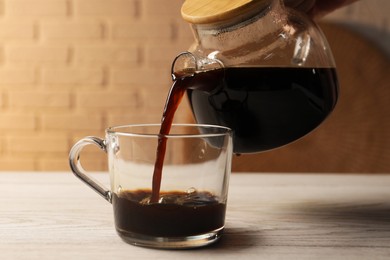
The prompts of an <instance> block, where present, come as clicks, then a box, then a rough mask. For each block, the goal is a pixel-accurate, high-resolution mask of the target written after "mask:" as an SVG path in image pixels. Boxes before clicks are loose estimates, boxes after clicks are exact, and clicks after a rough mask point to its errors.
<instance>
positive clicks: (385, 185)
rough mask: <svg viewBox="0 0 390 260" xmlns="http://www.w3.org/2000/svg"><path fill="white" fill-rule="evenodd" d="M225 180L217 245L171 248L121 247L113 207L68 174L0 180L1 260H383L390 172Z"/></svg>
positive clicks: (388, 245) (388, 242) (389, 231)
mask: <svg viewBox="0 0 390 260" xmlns="http://www.w3.org/2000/svg"><path fill="white" fill-rule="evenodd" d="M95 177H97V178H98V179H99V180H101V181H102V182H107V176H106V175H105V174H97V175H95ZM230 183H231V186H230V192H229V200H228V211H227V220H226V230H225V233H224V235H223V237H222V240H221V241H220V242H219V243H217V244H215V245H213V246H210V247H207V248H203V249H199V250H179V251H168V250H152V249H146V248H140V247H135V246H131V245H128V244H126V243H124V242H122V241H121V239H120V238H119V237H118V236H117V235H116V233H115V231H114V223H113V215H112V208H111V205H110V204H109V203H107V202H106V201H105V200H103V199H102V198H101V197H100V196H99V195H97V194H96V193H95V192H93V191H92V190H90V189H89V188H88V187H86V186H85V185H84V184H83V183H81V182H80V181H79V180H78V179H76V178H75V177H74V176H73V175H72V174H71V173H51V174H41V173H2V174H0V189H1V191H2V194H3V195H2V197H1V198H0V203H1V205H2V206H1V207H0V252H1V253H0V258H1V259H2V260H8V259H12V260H15V259H29V260H34V259H237V258H239V259H389V257H390V189H389V187H390V175H304V174H233V175H232V178H231V182H230Z"/></svg>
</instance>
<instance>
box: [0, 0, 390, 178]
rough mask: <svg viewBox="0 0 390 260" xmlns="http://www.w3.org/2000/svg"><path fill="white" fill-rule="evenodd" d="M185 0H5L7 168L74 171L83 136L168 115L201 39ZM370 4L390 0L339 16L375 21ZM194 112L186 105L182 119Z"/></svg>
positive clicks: (1, 124) (1, 91) (2, 158)
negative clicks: (172, 91) (181, 68)
mask: <svg viewBox="0 0 390 260" xmlns="http://www.w3.org/2000/svg"><path fill="white" fill-rule="evenodd" d="M181 3H182V1H181V0H169V1H163V0H0V171H4V170H43V171H49V170H54V171H56V170H69V167H68V161H67V158H68V152H69V150H70V147H71V146H72V145H73V144H74V143H75V142H76V141H77V140H78V139H80V138H81V137H84V136H86V135H97V136H103V135H104V129H105V128H106V127H107V126H112V125H118V124H127V123H150V122H159V121H160V116H161V112H162V108H163V105H164V101H165V96H166V93H167V91H168V89H169V87H170V84H171V79H170V65H171V62H172V59H173V57H174V56H175V55H176V54H177V53H179V52H180V51H183V50H185V49H187V47H188V46H189V45H190V43H191V42H192V36H191V32H190V30H189V27H188V25H187V24H186V23H184V22H183V21H182V20H181V18H180V11H179V10H180V6H181ZM373 3H374V4H373ZM383 5H385V6H386V7H387V8H384V7H383ZM367 6H370V8H369V10H371V14H369V16H371V17H376V16H377V15H376V12H378V10H379V12H381V11H380V10H390V5H389V2H388V1H387V0H382V1H370V0H366V1H361V3H359V4H356V5H354V6H351V7H349V8H344V9H343V10H341V11H340V12H338V13H335V14H334V17H335V19H344V18H345V17H347V18H348V19H349V20H351V19H350V18H351V17H352V18H353V19H355V20H356V21H360V20H361V19H360V18H361V17H364V19H363V20H362V21H363V22H367V23H372V21H373V20H372V19H369V18H367V16H365V15H363V13H366V9H367V8H365V7H367ZM382 13H384V11H382ZM374 23H376V24H375V26H377V27H380V28H385V30H387V29H388V26H389V25H388V20H386V19H385V20H378V21H376V22H374ZM187 114H188V105H187V104H183V105H182V107H181V108H180V109H179V112H178V116H177V118H176V121H180V122H183V121H186V120H188V118H187ZM84 154H85V156H84V157H83V163H84V165H85V168H87V169H88V170H104V169H105V167H106V165H105V163H104V162H105V160H104V155H103V153H102V152H100V151H98V150H97V148H96V149H93V148H91V149H87V151H86V153H84Z"/></svg>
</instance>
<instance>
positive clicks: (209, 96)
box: [173, 0, 338, 153]
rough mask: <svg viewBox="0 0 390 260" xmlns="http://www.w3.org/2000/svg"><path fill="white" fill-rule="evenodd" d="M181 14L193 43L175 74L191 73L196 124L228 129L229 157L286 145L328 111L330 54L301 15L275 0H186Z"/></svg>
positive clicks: (333, 85) (332, 98)
mask: <svg viewBox="0 0 390 260" xmlns="http://www.w3.org/2000/svg"><path fill="white" fill-rule="evenodd" d="M182 16H183V18H184V19H185V20H186V21H187V22H189V23H190V24H191V27H192V30H193V34H194V37H195V42H194V44H193V45H192V46H191V48H190V49H189V52H188V53H186V54H185V56H186V57H187V62H183V63H182V64H183V65H180V66H174V67H173V70H174V71H175V72H177V71H178V70H181V71H187V75H188V71H192V73H191V76H192V77H193V79H192V81H191V86H188V90H187V95H188V98H189V102H190V105H191V108H192V111H193V114H194V117H195V119H196V121H197V122H198V123H207V124H216V125H223V126H228V127H230V128H231V129H233V132H234V135H233V140H234V152H235V153H253V152H260V151H265V150H269V149H273V148H276V147H280V146H283V145H285V144H288V143H290V142H292V141H294V140H297V139H299V138H301V137H302V136H304V135H306V134H307V133H309V132H310V131H312V130H313V129H314V128H316V127H317V126H318V125H319V124H320V123H321V122H323V120H324V119H325V118H326V117H327V116H328V115H329V114H330V113H331V111H332V110H333V109H334V107H335V104H336V101H337V96H338V82H337V76H336V69H335V63H334V60H333V56H332V53H331V50H330V48H329V46H328V43H327V42H326V39H325V37H324V36H323V34H322V32H321V30H320V29H319V28H318V26H317V25H316V24H315V23H314V22H313V21H311V20H310V19H309V18H308V17H307V16H305V15H304V14H301V13H298V12H296V11H293V10H290V9H287V8H286V7H285V6H284V4H283V2H282V1H281V0H258V1H256V0H236V1H219V0H216V1H210V0H207V1H206V0H186V1H185V2H184V4H183V6H182ZM188 57H190V58H189V59H188ZM191 60H192V61H191ZM178 67H181V68H178ZM177 74H178V75H183V73H182V72H181V74H180V73H177ZM184 74H185V73H184Z"/></svg>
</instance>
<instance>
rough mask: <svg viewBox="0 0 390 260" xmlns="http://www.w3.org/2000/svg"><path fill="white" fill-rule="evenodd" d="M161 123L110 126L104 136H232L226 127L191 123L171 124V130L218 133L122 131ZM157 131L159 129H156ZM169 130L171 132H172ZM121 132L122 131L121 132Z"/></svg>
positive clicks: (157, 125)
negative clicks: (179, 128) (162, 133)
mask: <svg viewBox="0 0 390 260" xmlns="http://www.w3.org/2000/svg"><path fill="white" fill-rule="evenodd" d="M160 126H161V123H145V124H127V125H118V126H111V127H108V128H107V129H106V131H105V132H106V134H113V135H118V136H129V137H131V136H132V137H162V136H163V137H166V138H194V137H196V138H199V137H200V138H202V137H218V136H226V135H232V132H233V131H232V129H230V128H229V127H226V126H221V125H212V124H196V123H195V124H192V123H188V124H187V123H184V124H183V123H180V124H179V123H178V124H172V129H173V128H178V127H191V128H203V129H207V128H212V129H217V130H219V132H215V133H183V134H181V133H170V134H167V135H161V134H160V133H159V132H158V131H157V132H156V133H140V132H131V131H123V130H124V129H128V130H130V129H134V128H137V127H148V128H152V127H160ZM158 129H159V128H158ZM172 129H171V130H172ZM121 130H122V131H121Z"/></svg>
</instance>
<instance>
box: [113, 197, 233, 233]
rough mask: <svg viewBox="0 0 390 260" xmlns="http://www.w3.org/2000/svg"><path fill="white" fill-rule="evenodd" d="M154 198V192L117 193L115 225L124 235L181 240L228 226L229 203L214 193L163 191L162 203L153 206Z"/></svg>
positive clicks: (115, 198) (114, 198)
mask: <svg viewBox="0 0 390 260" xmlns="http://www.w3.org/2000/svg"><path fill="white" fill-rule="evenodd" d="M151 196H152V191H151V190H134V191H122V192H120V193H119V194H113V197H112V204H113V206H114V213H115V214H114V215H115V225H116V229H117V230H118V232H119V233H120V234H121V233H123V235H124V236H126V233H133V234H141V235H147V236H152V237H181V236H194V235H199V234H204V233H207V232H210V231H213V230H218V229H221V228H223V226H224V221H225V210H226V204H224V203H221V202H220V199H219V198H217V197H216V196H214V195H213V194H211V193H210V192H207V191H202V192H198V191H190V192H180V191H172V192H161V193H160V199H159V202H158V203H151V202H150V198H151Z"/></svg>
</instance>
